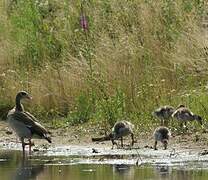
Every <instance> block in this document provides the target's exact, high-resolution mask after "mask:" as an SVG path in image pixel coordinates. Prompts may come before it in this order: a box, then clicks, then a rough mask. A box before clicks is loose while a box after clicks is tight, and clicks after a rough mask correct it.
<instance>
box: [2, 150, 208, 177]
mask: <svg viewBox="0 0 208 180" xmlns="http://www.w3.org/2000/svg"><path fill="white" fill-rule="evenodd" d="M73 160H74V161H73ZM75 160H76V162H79V159H76V158H75V159H74V158H73V157H70V156H69V157H50V158H49V157H46V156H45V157H44V156H43V157H41V156H36V157H34V156H33V157H28V158H27V159H23V158H22V153H21V152H18V151H11V152H2V151H0V179H2V180H26V179H27V180H30V179H37V180H60V179H73V180H97V179H99V180H106V179H108V180H111V179H113V180H134V179H141V180H143V179H149V180H154V179H158V180H168V179H172V180H175V179H177V180H207V179H208V170H206V169H199V168H197V169H195V168H193V169H187V167H186V166H178V167H175V168H173V167H169V166H166V165H158V166H140V167H138V166H134V165H125V164H119V165H118V164H117V165H101V164H100V165H97V164H73V165H72V164H70V162H72V161H73V162H75ZM207 167H208V166H207Z"/></svg>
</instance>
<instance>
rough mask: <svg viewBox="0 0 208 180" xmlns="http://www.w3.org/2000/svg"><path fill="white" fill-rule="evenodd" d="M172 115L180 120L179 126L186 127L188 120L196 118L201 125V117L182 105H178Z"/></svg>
mask: <svg viewBox="0 0 208 180" xmlns="http://www.w3.org/2000/svg"><path fill="white" fill-rule="evenodd" d="M172 117H174V118H176V119H177V120H178V121H179V122H180V124H181V127H183V126H185V127H186V124H187V122H188V121H194V120H196V121H197V122H198V123H199V124H200V125H202V117H201V116H199V115H196V114H194V113H193V112H191V111H190V109H188V108H187V107H185V106H184V105H180V106H179V107H178V108H177V109H176V111H175V112H174V113H173V114H172Z"/></svg>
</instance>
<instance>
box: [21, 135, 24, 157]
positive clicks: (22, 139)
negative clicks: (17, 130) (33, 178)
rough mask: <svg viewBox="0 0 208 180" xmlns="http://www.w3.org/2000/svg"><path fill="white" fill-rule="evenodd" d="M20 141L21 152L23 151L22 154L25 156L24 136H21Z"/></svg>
mask: <svg viewBox="0 0 208 180" xmlns="http://www.w3.org/2000/svg"><path fill="white" fill-rule="evenodd" d="M20 140H21V143H22V153H23V156H25V142H24V138H21V139H20Z"/></svg>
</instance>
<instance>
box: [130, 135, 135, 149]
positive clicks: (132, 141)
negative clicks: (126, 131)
mask: <svg viewBox="0 0 208 180" xmlns="http://www.w3.org/2000/svg"><path fill="white" fill-rule="evenodd" d="M134 142H135V141H134V134H133V133H131V146H133V145H134Z"/></svg>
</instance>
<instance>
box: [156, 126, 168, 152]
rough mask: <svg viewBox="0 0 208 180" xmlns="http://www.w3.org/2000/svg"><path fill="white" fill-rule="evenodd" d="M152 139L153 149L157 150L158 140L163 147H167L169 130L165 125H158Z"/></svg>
mask: <svg viewBox="0 0 208 180" xmlns="http://www.w3.org/2000/svg"><path fill="white" fill-rule="evenodd" d="M153 136H154V140H155V144H154V149H155V150H157V142H158V141H160V142H161V143H162V144H163V146H164V149H167V146H168V140H169V138H170V136H171V133H170V130H169V129H168V128H167V127H164V126H159V127H157V128H156V129H155V131H154V134H153Z"/></svg>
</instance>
